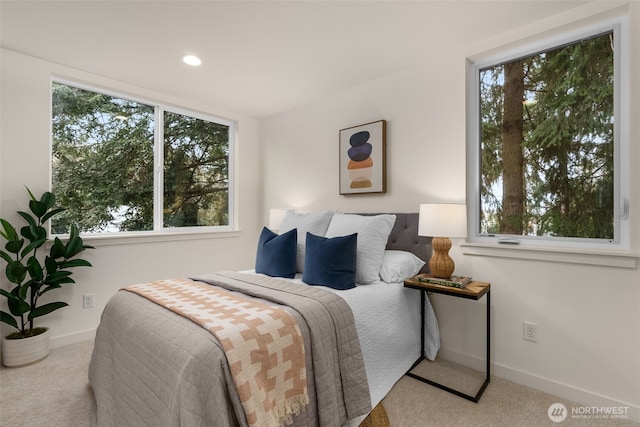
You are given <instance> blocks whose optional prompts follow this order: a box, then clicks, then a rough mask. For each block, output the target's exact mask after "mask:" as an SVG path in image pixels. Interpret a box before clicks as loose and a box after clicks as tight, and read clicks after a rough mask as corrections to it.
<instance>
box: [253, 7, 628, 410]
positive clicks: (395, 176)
mask: <svg viewBox="0 0 640 427" xmlns="http://www.w3.org/2000/svg"><path fill="white" fill-rule="evenodd" d="M609 7H611V6H606V5H604V4H596V5H589V6H588V7H586V8H584V9H582V12H580V11H572V12H571V14H567V15H562V16H558V17H555V18H553V19H550V20H547V21H545V22H540V23H532V24H531V25H530V26H527V28H523V29H521V30H520V31H514V32H511V33H510V34H508V35H504V36H503V37H502V38H497V39H492V40H487V41H484V42H479V43H478V45H476V46H455V45H451V44H447V43H444V42H443V43H430V44H429V45H428V48H427V46H426V47H425V51H424V52H416V54H417V55H424V66H422V67H418V68H415V69H412V70H409V71H406V72H403V73H399V74H396V75H393V76H390V77H387V78H384V79H381V80H377V81H374V82H369V83H366V84H363V85H361V86H359V87H356V88H353V89H350V90H346V91H344V92H341V93H338V94H335V95H332V96H328V97H326V98H324V99H322V100H319V101H317V102H314V103H312V104H310V105H307V106H304V107H300V108H297V109H295V110H292V111H289V112H286V113H283V114H280V115H277V116H275V117H272V118H269V119H266V120H263V122H262V123H261V134H260V135H261V136H260V138H261V143H262V145H263V150H264V158H263V160H262V167H263V170H264V177H263V178H264V181H263V185H264V201H263V203H264V206H263V210H262V212H263V215H266V212H267V211H268V209H269V208H272V207H295V208H299V209H301V210H307V211H314V210H320V209H337V210H342V211H347V212H417V210H418V205H419V204H420V203H425V202H433V201H454V202H458V201H463V200H465V160H464V159H465V58H466V57H468V56H469V55H471V54H473V53H479V52H480V51H476V49H481V50H486V49H490V48H492V47H494V48H495V47H499V46H500V45H501V44H505V43H507V42H510V41H512V40H514V38H518V37H521V38H522V37H526V36H530V35H531V34H536V33H539V32H541V31H546V30H549V29H550V28H554V27H558V26H562V25H567V24H569V23H570V22H572V21H574V20H577V19H578V18H581V17H585V16H586V17H590V16H591V15H593V14H594V13H596V12H598V13H600V12H601V11H602V10H603V9H607V8H609ZM639 9H640V4H638V3H637V2H634V3H632V4H631V6H630V11H629V12H628V15H629V18H630V26H629V27H630V28H631V31H632V36H631V38H632V45H631V52H632V64H631V74H630V75H631V76H638V75H640V33H639V30H638V29H639V27H640V16H639ZM399 48H401V47H399ZM639 93H640V87H639V84H638V80H637V78H634V81H633V82H632V94H633V95H632V96H631V105H630V110H629V113H630V116H631V117H632V118H634V119H632V123H631V124H630V125H629V126H630V128H629V132H630V141H631V145H632V152H631V154H632V156H631V164H632V165H636V164H637V162H638V160H640V147H639V141H640V127H639V126H640V121H638V120H637V118H638V116H639V115H640V114H639V112H640V96H638V94H639ZM380 119H385V120H387V125H388V127H387V142H388V144H387V160H388V164H387V179H388V190H387V193H386V194H384V195H358V196H356V195H354V196H340V195H339V191H338V145H337V144H338V131H339V130H340V129H343V128H346V127H350V126H355V125H359V124H363V123H368V122H372V121H376V120H380ZM631 173H632V176H631V182H632V184H631V185H632V188H631V195H632V200H631V206H632V211H631V212H632V215H633V216H634V217H633V218H634V219H633V227H632V230H633V236H632V240H633V246H634V249H635V250H636V251H637V249H638V247H639V245H640V236H639V235H638V234H640V233H638V219H639V218H640V216H638V208H639V207H640V171H639V170H638V168H637V167H633V170H632V172H631ZM454 243H455V242H454ZM458 243H459V242H458ZM454 246H455V247H454V248H453V249H452V253H453V257H454V259H455V260H456V262H457V270H456V271H457V272H458V273H460V274H465V275H470V276H472V277H474V278H476V279H479V280H486V281H490V282H491V283H492V297H491V298H492V300H491V302H492V303H491V310H492V327H491V334H492V364H493V373H494V374H496V375H499V376H502V377H505V378H509V379H511V380H514V381H517V382H522V383H524V384H527V385H530V386H532V387H535V388H538V389H542V390H545V391H549V392H552V393H555V394H558V395H560V396H562V397H565V398H568V399H572V400H574V401H578V402H580V403H582V404H589V405H611V404H619V405H623V406H629V407H630V414H631V415H632V417H633V418H635V419H636V420H638V419H640V415H639V414H640V270H639V269H638V266H637V262H636V267H635V268H612V267H598V266H591V265H579V264H568V263H556V262H543V261H529V260H518V259H502V258H495V257H476V256H467V255H463V254H462V253H461V252H460V248H459V247H458V246H457V245H454ZM433 301H434V304H435V309H436V313H437V315H438V318H439V323H440V328H441V333H442V343H443V349H442V352H441V355H444V356H446V357H447V358H452V359H455V360H458V361H461V362H465V363H469V364H473V365H476V364H478V361H482V360H483V359H484V339H485V338H484V310H485V305H484V302H481V303H473V302H467V301H461V300H456V299H450V298H447V297H445V296H434V297H433ZM525 320H526V321H531V322H535V323H537V324H538V327H539V340H538V342H537V343H531V342H527V341H524V340H523V339H522V322H523V321H525ZM480 366H482V365H480Z"/></svg>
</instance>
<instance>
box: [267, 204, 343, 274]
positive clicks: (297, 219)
mask: <svg viewBox="0 0 640 427" xmlns="http://www.w3.org/2000/svg"><path fill="white" fill-rule="evenodd" d="M331 217H333V211H322V212H314V213H307V214H303V213H297V212H293V211H287V213H286V215H285V216H284V219H283V220H282V224H281V225H280V229H279V230H278V233H280V234H284V233H286V232H287V231H291V230H293V229H294V228H297V229H298V247H297V251H296V271H297V272H298V273H302V272H303V270H304V253H305V244H306V241H307V233H311V234H315V235H316V236H324V235H325V233H326V232H327V227H329V222H331Z"/></svg>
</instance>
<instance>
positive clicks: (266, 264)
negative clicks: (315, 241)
mask: <svg viewBox="0 0 640 427" xmlns="http://www.w3.org/2000/svg"><path fill="white" fill-rule="evenodd" d="M297 248H298V230H297V229H295V228H294V229H293V230H291V231H287V232H286V233H284V234H282V235H278V234H276V233H274V232H273V231H271V230H269V229H268V228H267V227H264V228H263V229H262V233H260V239H258V253H257V254H256V273H262V274H266V275H267V276H273V277H286V278H287V279H293V278H294V277H295V276H296V250H297Z"/></svg>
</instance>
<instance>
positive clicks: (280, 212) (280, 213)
mask: <svg viewBox="0 0 640 427" xmlns="http://www.w3.org/2000/svg"><path fill="white" fill-rule="evenodd" d="M287 211H289V209H275V208H272V209H270V210H269V229H270V230H272V231H277V230H279V229H280V226H281V225H282V221H283V220H284V217H285V215H286V214H287Z"/></svg>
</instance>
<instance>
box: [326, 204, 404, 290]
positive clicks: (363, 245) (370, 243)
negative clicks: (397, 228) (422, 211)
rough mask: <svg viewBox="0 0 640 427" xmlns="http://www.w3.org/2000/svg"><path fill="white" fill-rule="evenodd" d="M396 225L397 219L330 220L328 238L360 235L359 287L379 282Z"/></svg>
mask: <svg viewBox="0 0 640 427" xmlns="http://www.w3.org/2000/svg"><path fill="white" fill-rule="evenodd" d="M395 222H396V216H395V215H374V216H365V215H349V214H336V215H334V216H333V218H331V223H330V224H329V229H328V230H327V234H326V236H325V237H329V238H331V237H338V236H348V235H349V234H353V233H358V251H357V255H356V283H358V284H360V285H367V284H370V283H375V282H379V281H380V266H381V265H382V259H383V258H384V250H385V247H386V246H387V240H389V234H390V233H391V229H392V228H393V224H395Z"/></svg>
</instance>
